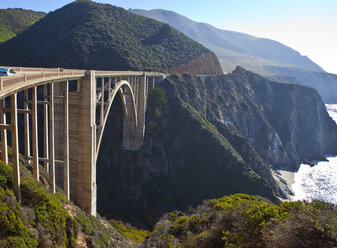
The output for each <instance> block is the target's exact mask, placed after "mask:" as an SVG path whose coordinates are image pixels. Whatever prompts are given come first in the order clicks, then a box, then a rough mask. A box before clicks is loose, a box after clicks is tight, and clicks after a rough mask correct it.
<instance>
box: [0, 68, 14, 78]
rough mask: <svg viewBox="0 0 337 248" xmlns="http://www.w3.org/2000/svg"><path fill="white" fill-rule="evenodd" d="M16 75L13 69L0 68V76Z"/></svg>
mask: <svg viewBox="0 0 337 248" xmlns="http://www.w3.org/2000/svg"><path fill="white" fill-rule="evenodd" d="M10 75H15V71H14V70H13V69H12V68H6V67H0V76H10Z"/></svg>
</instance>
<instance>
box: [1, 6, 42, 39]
mask: <svg viewBox="0 0 337 248" xmlns="http://www.w3.org/2000/svg"><path fill="white" fill-rule="evenodd" d="M45 15H46V14H45V13H43V12H35V11H31V10H24V9H0V43H2V42H5V41H7V40H9V39H11V38H13V37H14V36H16V35H17V34H19V33H21V32H22V31H24V30H26V29H27V28H29V27H30V26H32V25H33V24H34V23H35V22H37V21H38V20H40V19H41V18H43V17H44V16H45Z"/></svg>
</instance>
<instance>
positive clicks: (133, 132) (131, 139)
mask: <svg viewBox="0 0 337 248" xmlns="http://www.w3.org/2000/svg"><path fill="white" fill-rule="evenodd" d="M102 81H103V83H104V78H102ZM103 83H102V85H103ZM109 83H110V82H109ZM114 86H115V87H114V89H112V90H111V92H108V98H107V101H106V102H105V99H103V98H104V94H100V95H99V97H98V100H100V104H104V105H105V107H103V111H101V113H100V114H103V118H101V120H102V123H100V124H99V126H98V132H97V145H96V161H97V157H98V153H99V149H100V145H101V142H102V137H103V135H104V129H105V125H106V124H107V123H106V122H107V120H108V117H109V113H110V109H111V106H112V104H113V103H114V100H115V97H116V95H117V94H119V95H120V97H121V100H122V106H123V112H124V121H123V122H124V123H123V147H124V148H126V149H128V150H136V149H137V128H138V119H137V108H136V99H135V94H134V92H133V89H132V87H131V85H130V82H128V81H126V80H121V81H119V82H117V83H114Z"/></svg>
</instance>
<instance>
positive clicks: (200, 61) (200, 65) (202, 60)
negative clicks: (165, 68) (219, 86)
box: [172, 53, 223, 75]
mask: <svg viewBox="0 0 337 248" xmlns="http://www.w3.org/2000/svg"><path fill="white" fill-rule="evenodd" d="M172 72H173V73H190V74H195V75H198V74H199V75H221V74H223V72H222V70H221V67H220V63H219V61H218V59H217V57H216V56H215V54H214V53H202V54H201V55H199V56H198V57H196V58H194V59H192V60H191V61H189V62H188V63H186V64H181V65H179V66H176V67H174V68H173V69H172Z"/></svg>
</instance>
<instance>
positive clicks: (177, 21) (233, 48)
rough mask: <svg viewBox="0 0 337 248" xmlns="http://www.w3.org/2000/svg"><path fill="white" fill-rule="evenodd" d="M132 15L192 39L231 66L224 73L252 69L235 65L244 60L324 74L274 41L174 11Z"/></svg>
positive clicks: (308, 61) (311, 63) (302, 57)
mask: <svg viewBox="0 0 337 248" xmlns="http://www.w3.org/2000/svg"><path fill="white" fill-rule="evenodd" d="M131 12H132V13H135V14H138V15H141V16H146V17H149V18H153V19H155V20H158V21H161V22H164V23H168V24H169V25H171V26H172V27H175V28H176V29H178V30H180V31H181V32H183V33H184V34H186V35H187V36H189V37H191V38H192V39H193V40H195V41H198V42H199V43H201V44H203V45H204V46H206V47H208V48H209V49H211V50H212V51H213V52H214V53H215V54H216V55H217V56H218V57H219V59H220V60H221V61H223V63H226V62H227V63H231V64H228V69H229V70H226V71H227V72H230V71H232V70H234V69H235V67H236V66H237V65H240V66H243V67H245V68H246V69H248V70H251V68H249V67H248V68H247V67H246V66H245V65H241V64H237V63H238V62H239V61H240V60H243V59H245V60H246V61H247V62H246V63H247V65H248V63H250V64H256V66H259V65H261V64H262V63H263V61H264V62H265V63H266V64H277V62H278V63H279V64H284V65H292V66H297V67H300V68H303V69H307V70H314V71H320V72H323V70H322V68H320V67H319V66H318V65H317V64H315V63H314V62H312V61H311V60H310V59H309V58H307V57H305V56H301V55H300V53H299V52H297V51H295V50H293V49H292V48H290V47H287V46H285V45H283V44H281V43H279V42H277V41H274V40H270V39H264V38H257V37H254V36H251V35H248V34H244V33H239V32H233V31H227V30H221V29H218V28H215V27H213V26H211V25H209V24H207V23H199V22H194V21H192V20H190V19H188V18H187V17H185V16H182V15H179V14H177V13H175V12H173V11H167V10H162V9H153V10H149V11H146V10H140V9H134V10H131ZM257 57H258V58H257ZM259 58H260V61H259ZM261 58H262V59H264V60H262V59H261ZM232 59H234V61H226V60H232ZM224 69H225V68H224Z"/></svg>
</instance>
